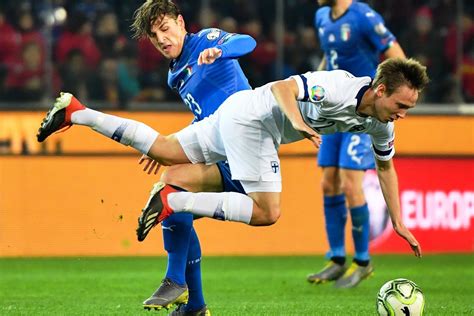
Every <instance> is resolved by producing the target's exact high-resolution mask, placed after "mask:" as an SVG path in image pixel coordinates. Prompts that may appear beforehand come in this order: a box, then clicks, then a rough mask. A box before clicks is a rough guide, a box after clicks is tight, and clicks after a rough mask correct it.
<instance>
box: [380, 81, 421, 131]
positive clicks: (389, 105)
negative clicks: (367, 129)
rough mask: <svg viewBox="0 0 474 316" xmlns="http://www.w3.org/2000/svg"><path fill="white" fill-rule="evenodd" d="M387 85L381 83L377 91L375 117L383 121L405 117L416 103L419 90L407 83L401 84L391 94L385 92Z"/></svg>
mask: <svg viewBox="0 0 474 316" xmlns="http://www.w3.org/2000/svg"><path fill="white" fill-rule="evenodd" d="M385 92H386V91H385V86H384V85H383V84H381V85H379V86H378V87H377V89H376V91H375V93H376V96H377V98H376V99H375V118H376V119H378V120H379V121H380V122H382V123H388V122H393V121H396V120H398V119H403V118H405V117H406V115H407V111H408V110H409V109H412V108H414V107H415V105H416V101H417V100H418V90H416V89H412V88H409V87H408V86H407V85H403V86H400V87H399V88H397V90H395V92H393V93H392V94H391V95H390V96H387V94H386V93H385Z"/></svg>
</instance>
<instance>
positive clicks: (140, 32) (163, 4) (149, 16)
mask: <svg viewBox="0 0 474 316" xmlns="http://www.w3.org/2000/svg"><path fill="white" fill-rule="evenodd" d="M180 14H181V11H180V10H179V8H178V6H177V5H176V4H175V3H174V2H173V1H170V0H146V1H145V3H144V4H142V5H141V6H140V7H139V8H138V9H137V10H136V11H135V13H134V14H133V23H132V25H131V29H132V32H133V37H134V38H141V37H145V36H153V34H152V33H151V26H152V25H153V23H155V22H156V20H158V19H162V18H163V17H164V16H169V17H172V18H173V19H176V18H178V15H180Z"/></svg>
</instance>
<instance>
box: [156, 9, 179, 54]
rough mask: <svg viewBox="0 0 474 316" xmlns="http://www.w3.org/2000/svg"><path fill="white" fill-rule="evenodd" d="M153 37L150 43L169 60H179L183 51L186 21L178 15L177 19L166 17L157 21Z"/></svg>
mask: <svg viewBox="0 0 474 316" xmlns="http://www.w3.org/2000/svg"><path fill="white" fill-rule="evenodd" d="M151 32H152V33H153V36H150V41H151V42H152V43H153V45H154V46H155V47H156V49H158V50H159V51H160V53H161V54H163V56H165V58H167V59H174V58H177V57H178V56H179V55H180V54H181V51H182V50H183V44H184V38H185V36H186V29H185V27H184V19H183V17H182V16H181V15H178V17H177V18H176V19H174V18H172V17H169V16H167V15H165V16H164V17H163V18H162V19H157V20H156V21H155V22H154V23H153V25H152V26H151Z"/></svg>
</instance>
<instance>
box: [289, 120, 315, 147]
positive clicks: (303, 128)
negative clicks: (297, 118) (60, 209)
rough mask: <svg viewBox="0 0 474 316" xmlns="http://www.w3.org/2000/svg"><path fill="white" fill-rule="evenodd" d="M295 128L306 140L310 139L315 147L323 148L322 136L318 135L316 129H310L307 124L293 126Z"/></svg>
mask: <svg viewBox="0 0 474 316" xmlns="http://www.w3.org/2000/svg"><path fill="white" fill-rule="evenodd" d="M293 128H294V129H296V130H297V131H299V132H300V133H301V134H303V136H304V137H305V138H307V139H309V140H310V141H311V142H312V143H313V145H314V147H316V148H317V149H319V147H320V146H321V135H319V134H318V133H316V132H315V131H314V129H312V128H311V127H309V126H308V125H307V124H306V123H305V122H302V123H298V124H293Z"/></svg>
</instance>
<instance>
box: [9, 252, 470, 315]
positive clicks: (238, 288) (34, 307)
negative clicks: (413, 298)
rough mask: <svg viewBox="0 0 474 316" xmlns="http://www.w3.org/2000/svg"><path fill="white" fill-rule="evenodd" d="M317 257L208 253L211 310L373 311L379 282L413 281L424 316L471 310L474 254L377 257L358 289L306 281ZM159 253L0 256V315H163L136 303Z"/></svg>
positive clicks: (159, 273)
mask: <svg viewBox="0 0 474 316" xmlns="http://www.w3.org/2000/svg"><path fill="white" fill-rule="evenodd" d="M323 263H324V259H323V258H322V257H205V258H204V260H203V264H202V266H203V283H204V288H205V295H206V301H207V304H208V306H209V307H210V309H211V312H212V315H214V316H216V315H217V316H219V315H375V314H376V312H375V299H376V294H377V292H378V290H379V288H380V286H381V285H382V284H383V283H384V282H386V281H388V280H390V279H394V278H399V277H403V278H408V279H411V280H413V281H414V282H416V283H417V284H418V285H419V286H420V287H421V289H422V290H423V292H424V294H425V299H426V308H425V314H426V315H474V255H472V254H469V255H429V256H425V257H423V258H422V259H421V260H418V259H416V258H415V257H412V256H375V257H374V258H373V263H374V266H375V276H374V277H372V278H370V279H368V280H366V281H365V282H362V283H361V284H360V285H359V286H358V287H357V288H354V289H348V290H338V289H335V288H334V287H333V286H332V284H324V285H311V284H309V283H307V282H306V280H305V277H306V275H307V274H308V273H310V272H314V271H315V270H318V269H319V268H321V266H322V265H323ZM165 268H166V261H165V259H164V258H162V257H158V258H150V257H139V258H64V259H63V258H61V259H60V258H48V259H46V258H35V259H0V315H151V314H156V315H166V314H167V313H166V312H165V311H159V312H157V311H145V310H143V309H142V306H141V302H142V301H143V300H144V299H145V298H147V297H148V296H149V295H150V294H151V293H152V292H153V291H154V290H155V288H156V287H157V286H158V285H159V283H160V280H161V278H162V277H163V273H164V271H165Z"/></svg>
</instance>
